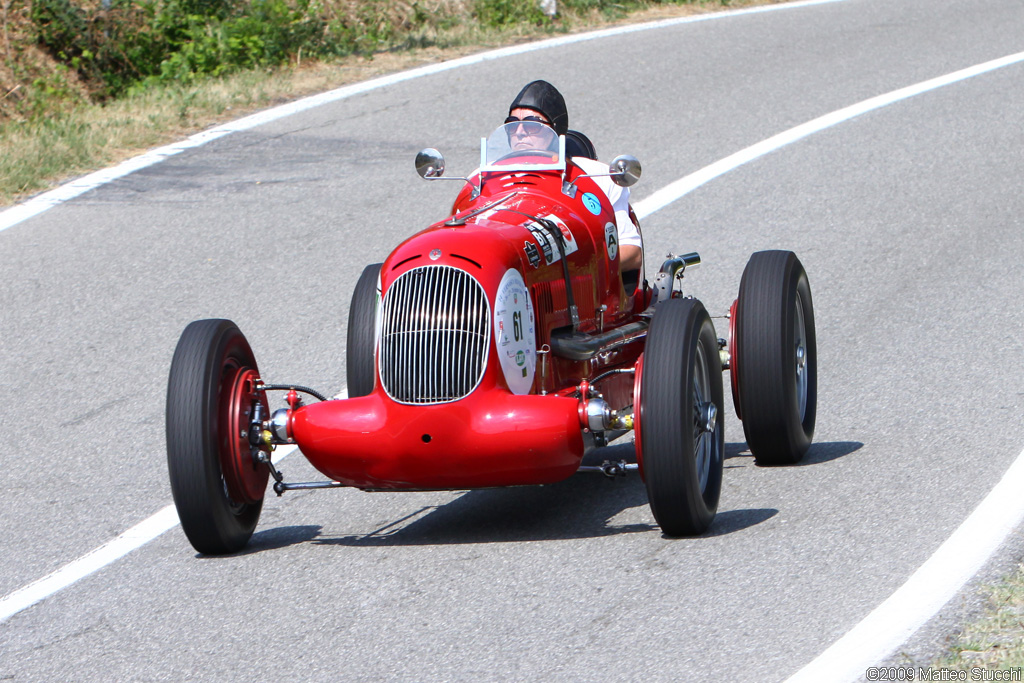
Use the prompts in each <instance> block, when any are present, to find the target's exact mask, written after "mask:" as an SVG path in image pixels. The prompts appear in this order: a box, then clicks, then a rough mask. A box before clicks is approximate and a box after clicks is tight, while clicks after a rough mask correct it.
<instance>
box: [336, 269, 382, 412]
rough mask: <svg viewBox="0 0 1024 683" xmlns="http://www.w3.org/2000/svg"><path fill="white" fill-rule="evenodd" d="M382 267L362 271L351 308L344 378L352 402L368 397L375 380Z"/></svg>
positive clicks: (353, 293)
mask: <svg viewBox="0 0 1024 683" xmlns="http://www.w3.org/2000/svg"><path fill="white" fill-rule="evenodd" d="M381 265H382V264H380V263H374V264H372V265H369V266H366V268H363V273H362V275H360V276H359V280H358V281H357V282H356V288H355V289H354V290H353V291H352V303H351V304H350V305H349V308H348V340H347V343H346V345H345V376H346V379H347V381H348V395H349V398H355V397H356V396H368V395H369V394H370V392H371V391H373V384H374V381H375V379H376V373H375V371H374V364H373V358H374V346H375V345H376V343H377V305H378V304H379V303H380V302H379V300H378V296H377V286H378V283H379V282H380V268H381Z"/></svg>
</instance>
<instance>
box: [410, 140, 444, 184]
mask: <svg viewBox="0 0 1024 683" xmlns="http://www.w3.org/2000/svg"><path fill="white" fill-rule="evenodd" d="M416 172H417V173H419V174H420V177H421V178H426V179H427V180H431V179H433V178H440V177H441V176H443V175H444V156H442V155H441V153H440V152H438V151H437V150H436V149H434V148H433V147H427V148H426V149H424V150H421V151H420V153H419V154H417V155H416Z"/></svg>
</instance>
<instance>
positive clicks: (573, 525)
mask: <svg viewBox="0 0 1024 683" xmlns="http://www.w3.org/2000/svg"><path fill="white" fill-rule="evenodd" d="M605 459H607V460H612V461H619V460H625V461H627V462H635V458H634V455H633V445H632V444H631V443H630V444H622V445H614V446H611V447H609V448H606V449H601V450H599V451H598V452H597V456H596V457H595V456H590V457H588V460H587V463H588V464H590V463H594V464H599V463H600V462H601V461H603V460H605ZM638 507H641V508H643V509H644V510H643V514H642V515H630V517H631V518H635V517H637V516H639V517H642V518H643V519H644V520H645V521H643V522H636V521H633V522H624V521H622V520H621V519H618V518H619V516H620V514H621V513H623V512H625V511H627V510H630V509H632V508H638ZM777 512H778V511H777V510H728V511H720V512H719V514H718V516H717V517H716V519H715V521H714V523H713V524H712V526H711V528H710V529H709V530H708V531H707V533H706V534H705V535H704V536H703V537H714V536H722V535H725V534H729V533H734V532H736V531H740V530H743V529H746V528H748V527H751V526H754V525H757V524H760V523H761V522H763V521H765V520H767V519H769V518H771V517H772V516H774V515H775V514H777ZM409 519H412V520H413V521H409V522H407V521H406V520H400V521H398V522H396V523H393V524H389V525H388V526H386V527H382V528H381V529H379V530H377V531H374V532H371V533H368V534H362V535H350V536H339V537H325V536H320V537H318V538H316V539H314V540H313V542H314V543H316V544H320V545H340V546H355V547H375V546H399V545H448V544H458V543H516V542H523V541H547V540H567V539H577V538H581V539H582V538H599V537H605V536H614V535H619V534H635V533H644V532H657V533H659V534H660V529H659V528H658V526H657V524H655V522H654V519H653V518H652V517H651V515H650V512H649V510H647V489H646V487H645V486H644V483H643V481H642V480H641V479H640V476H639V475H638V474H637V473H630V474H629V475H627V476H624V477H616V478H614V479H612V478H608V477H605V476H603V475H601V474H584V473H581V474H577V475H576V476H573V477H571V478H569V479H567V480H566V481H562V482H559V483H556V484H549V485H546V486H524V487H513V488H503V489H482V490H475V491H468V492H466V493H464V494H463V495H461V496H459V497H458V498H457V499H455V500H453V501H451V502H450V503H446V504H444V505H439V506H435V507H428V508H424V509H423V510H420V511H419V512H418V513H416V514H413V515H410V516H409ZM647 520H649V521H647ZM699 538H702V537H698V539H699ZM689 540H694V539H692V538H691V539H689Z"/></svg>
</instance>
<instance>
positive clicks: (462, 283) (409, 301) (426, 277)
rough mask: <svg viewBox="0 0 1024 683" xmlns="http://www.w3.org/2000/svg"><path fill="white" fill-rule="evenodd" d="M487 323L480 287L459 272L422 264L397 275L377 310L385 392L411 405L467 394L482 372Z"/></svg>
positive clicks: (484, 297) (488, 332)
mask: <svg viewBox="0 0 1024 683" xmlns="http://www.w3.org/2000/svg"><path fill="white" fill-rule="evenodd" d="M490 319H491V316H490V305H489V304H488V302H487V295H486V294H485V293H484V289H483V287H481V286H480V283H478V282H477V281H476V280H474V279H473V278H472V277H471V276H470V275H469V274H468V273H466V272H465V271H463V270H459V269H458V268H452V267H450V266H423V267H420V268H415V269H413V270H410V271H409V272H407V273H405V274H403V275H401V276H399V278H398V279H397V280H395V281H394V282H393V283H392V284H391V286H390V287H388V291H387V293H386V294H385V295H384V303H383V308H382V312H381V331H380V347H379V350H378V355H377V358H378V362H379V365H380V379H381V383H382V384H383V386H384V391H386V392H387V394H388V396H390V397H391V398H393V399H394V400H396V401H398V402H399V403H413V404H431V403H446V402H449V401H456V400H458V399H460V398H463V397H465V396H468V395H469V393H470V392H471V391H473V389H475V388H476V385H477V384H479V383H480V379H481V378H482V377H483V374H484V369H485V367H486V363H487V348H488V347H487V345H488V342H489V341H490Z"/></svg>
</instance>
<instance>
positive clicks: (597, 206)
mask: <svg viewBox="0 0 1024 683" xmlns="http://www.w3.org/2000/svg"><path fill="white" fill-rule="evenodd" d="M583 206H585V207H587V211H589V212H590V213H592V214H594V215H595V216H600V215H601V200H600V199H598V198H597V197H596V196H594V195H593V194H591V193H590V192H587V193H586V194H584V195H583Z"/></svg>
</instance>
